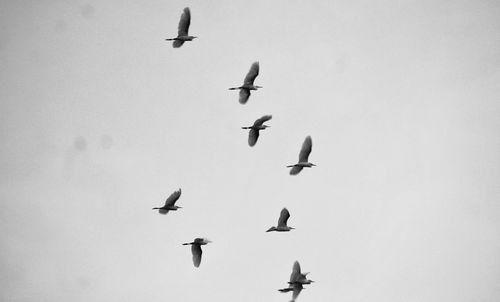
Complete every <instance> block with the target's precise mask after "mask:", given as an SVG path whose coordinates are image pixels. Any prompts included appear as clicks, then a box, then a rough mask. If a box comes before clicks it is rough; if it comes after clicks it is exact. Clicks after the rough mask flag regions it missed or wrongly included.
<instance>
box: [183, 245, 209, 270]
mask: <svg viewBox="0 0 500 302" xmlns="http://www.w3.org/2000/svg"><path fill="white" fill-rule="evenodd" d="M210 242H212V241H210V240H208V239H206V238H196V239H195V240H194V241H193V242H188V243H183V244H182V245H191V253H193V264H194V266H195V267H199V266H200V263H201V254H202V253H203V252H202V250H201V246H202V245H206V244H208V243H210Z"/></svg>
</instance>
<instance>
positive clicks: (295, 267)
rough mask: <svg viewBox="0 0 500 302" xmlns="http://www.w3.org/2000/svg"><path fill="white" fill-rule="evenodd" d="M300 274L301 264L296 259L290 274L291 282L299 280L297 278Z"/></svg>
mask: <svg viewBox="0 0 500 302" xmlns="http://www.w3.org/2000/svg"><path fill="white" fill-rule="evenodd" d="M299 276H300V264H299V262H298V261H295V263H294V264H293V269H292V274H291V275H290V282H295V281H297V278H298V277H299Z"/></svg>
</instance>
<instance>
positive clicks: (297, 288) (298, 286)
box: [292, 283, 303, 301]
mask: <svg viewBox="0 0 500 302" xmlns="http://www.w3.org/2000/svg"><path fill="white" fill-rule="evenodd" d="M302 288H303V287H302V284H300V283H296V284H294V285H293V293H292V301H295V299H297V297H298V296H299V294H300V291H301V290H302Z"/></svg>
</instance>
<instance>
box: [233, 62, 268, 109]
mask: <svg viewBox="0 0 500 302" xmlns="http://www.w3.org/2000/svg"><path fill="white" fill-rule="evenodd" d="M258 75H259V62H254V63H253V64H252V66H251V67H250V70H249V71H248V73H247V75H246V77H245V80H243V85H242V86H240V87H232V88H229V90H237V89H239V90H240V104H246V102H247V101H248V98H249V97H250V91H251V90H257V89H259V88H262V87H261V86H257V85H254V84H253V82H254V81H255V78H256V77H257V76H258Z"/></svg>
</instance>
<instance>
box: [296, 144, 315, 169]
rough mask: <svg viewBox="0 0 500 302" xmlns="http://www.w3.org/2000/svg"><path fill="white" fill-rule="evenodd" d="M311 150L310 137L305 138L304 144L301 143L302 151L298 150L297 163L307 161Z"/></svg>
mask: <svg viewBox="0 0 500 302" xmlns="http://www.w3.org/2000/svg"><path fill="white" fill-rule="evenodd" d="M311 149H312V139H311V137H310V136H307V137H306V139H305V140H304V142H303V143H302V149H300V153H299V163H302V162H307V161H308V158H309V153H311ZM292 170H293V169H292Z"/></svg>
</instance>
